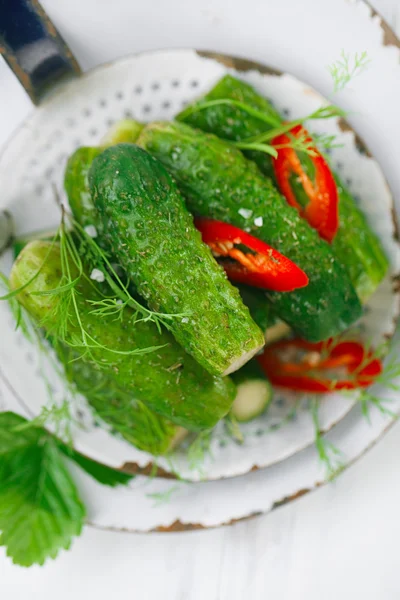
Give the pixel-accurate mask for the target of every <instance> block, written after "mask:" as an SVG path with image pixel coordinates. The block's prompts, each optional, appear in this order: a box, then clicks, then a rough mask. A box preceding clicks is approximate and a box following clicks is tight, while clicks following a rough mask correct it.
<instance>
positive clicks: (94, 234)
mask: <svg viewBox="0 0 400 600" xmlns="http://www.w3.org/2000/svg"><path fill="white" fill-rule="evenodd" d="M85 232H86V233H87V234H88V236H90V237H91V238H95V237H97V229H96V227H95V226H94V225H86V227H85Z"/></svg>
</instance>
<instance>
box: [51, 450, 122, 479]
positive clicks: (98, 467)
mask: <svg viewBox="0 0 400 600" xmlns="http://www.w3.org/2000/svg"><path fill="white" fill-rule="evenodd" d="M60 449H61V451H62V452H63V453H64V454H65V455H66V456H68V458H70V459H71V460H73V461H74V462H75V463H76V464H77V465H79V466H80V467H81V468H82V469H83V470H84V471H86V473H88V474H89V475H91V476H92V477H93V478H94V479H96V481H98V482H99V483H101V484H103V485H108V486H110V487H116V486H117V485H127V484H128V483H129V482H130V481H131V480H132V479H133V478H134V476H133V475H127V474H126V473H121V471H116V470H115V469H111V468H110V467H107V466H105V465H102V464H100V463H98V462H96V461H95V460H91V459H90V458H87V457H86V456H83V455H82V454H79V452H75V450H72V449H71V448H69V447H68V446H66V445H65V444H62V445H60Z"/></svg>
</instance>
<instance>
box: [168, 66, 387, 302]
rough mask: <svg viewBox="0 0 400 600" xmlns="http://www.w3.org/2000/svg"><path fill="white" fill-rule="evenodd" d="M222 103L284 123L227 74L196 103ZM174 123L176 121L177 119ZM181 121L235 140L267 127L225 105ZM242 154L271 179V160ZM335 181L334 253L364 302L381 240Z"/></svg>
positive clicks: (381, 266)
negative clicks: (230, 102) (237, 103)
mask: <svg viewBox="0 0 400 600" xmlns="http://www.w3.org/2000/svg"><path fill="white" fill-rule="evenodd" d="M224 98H227V99H232V100H237V101H241V102H244V103H246V104H248V105H250V106H251V107H252V108H255V109H257V110H260V111H263V112H265V113H267V114H269V115H271V116H272V117H274V118H275V119H277V120H278V121H279V122H280V123H281V122H282V117H281V116H280V114H279V113H278V112H277V111H276V110H275V109H274V107H273V106H272V104H271V103H270V102H269V101H268V100H267V99H265V98H263V97H262V96H260V95H259V94H258V92H257V91H256V90H255V89H254V88H253V87H251V86H250V85H248V84H247V83H244V82H243V81H240V80H238V79H236V78H235V77H232V76H231V75H226V76H225V77H223V78H222V79H221V80H220V81H219V82H218V83H217V84H216V86H215V87H214V88H213V89H212V90H211V91H210V92H209V93H208V94H206V95H205V96H204V97H203V98H202V99H201V101H200V102H204V101H209V100H220V99H224ZM194 106H196V104H194ZM188 109H189V110H190V107H188V108H186V109H185V110H184V111H183V112H182V113H181V116H184V115H185V113H186V111H188ZM177 118H178V119H179V118H180V115H178V117H177ZM184 118H185V122H186V123H189V124H190V125H192V126H193V127H198V128H199V129H202V130H203V131H206V132H209V133H214V134H216V135H217V136H219V137H221V138H224V139H227V140H234V141H240V140H243V139H245V138H248V137H251V136H253V135H257V134H259V133H262V132H263V131H267V130H268V128H269V127H268V124H267V123H265V122H262V121H260V120H258V119H257V118H255V117H252V116H250V115H249V114H248V113H247V112H245V111H244V110H242V109H240V108H237V107H235V106H229V105H227V104H225V105H216V106H210V107H209V108H206V109H203V110H200V111H197V112H194V113H192V114H188V115H187V116H185V117H184ZM271 127H272V125H271ZM246 154H247V156H248V157H249V158H251V159H252V160H254V161H255V162H256V163H257V165H258V167H259V168H260V169H261V171H262V172H263V173H264V174H265V175H267V176H269V177H272V178H273V177H274V170H273V166H272V159H271V157H270V156H268V155H266V154H264V153H261V152H254V151H251V152H248V153H246ZM335 178H336V183H337V186H338V193H339V229H338V232H337V234H336V236H335V239H334V240H333V244H332V248H333V250H334V252H335V253H336V255H337V256H338V258H339V260H340V261H341V262H342V264H343V265H345V267H346V268H347V270H348V273H349V276H350V279H351V281H352V283H353V286H354V287H355V289H356V291H357V293H358V296H359V298H360V300H361V302H362V303H365V302H366V301H367V300H368V298H369V297H370V296H371V295H372V294H373V292H374V291H375V290H376V289H377V287H378V286H379V284H380V282H381V281H382V279H383V278H384V276H385V275H386V273H387V270H388V267H389V262H388V259H387V257H386V255H385V253H384V250H383V248H382V245H381V243H380V241H379V239H378V238H377V236H376V235H375V233H374V232H373V230H372V229H371V227H370V225H369V224H368V222H367V220H366V218H365V216H364V215H363V213H362V211H361V210H360V209H359V208H358V206H357V204H356V202H355V200H354V198H353V197H352V196H351V194H350V192H349V190H347V189H346V188H345V186H344V185H343V183H342V182H341V181H340V179H339V177H338V176H337V175H335Z"/></svg>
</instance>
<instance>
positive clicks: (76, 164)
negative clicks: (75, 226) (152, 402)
mask: <svg viewBox="0 0 400 600" xmlns="http://www.w3.org/2000/svg"><path fill="white" fill-rule="evenodd" d="M101 151H102V149H101V148H94V147H93V148H92V147H88V146H82V147H81V148H78V149H77V150H75V152H74V153H73V154H71V156H70V157H69V159H68V162H67V166H66V169H65V174H64V188H65V191H66V193H67V197H68V203H69V205H70V208H71V211H72V214H73V215H74V217H75V219H76V220H77V221H78V222H79V223H80V224H81V225H82V227H86V226H88V225H93V224H94V222H95V221H96V212H95V207H94V205H93V201H92V198H91V195H90V190H89V182H88V173H89V169H90V167H91V165H92V162H93V160H94V158H95V157H96V156H98V155H99V154H100V152H101Z"/></svg>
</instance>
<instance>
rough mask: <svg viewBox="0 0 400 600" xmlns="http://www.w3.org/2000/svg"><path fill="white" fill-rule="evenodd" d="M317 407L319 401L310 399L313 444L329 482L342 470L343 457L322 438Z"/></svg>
mask: <svg viewBox="0 0 400 600" xmlns="http://www.w3.org/2000/svg"><path fill="white" fill-rule="evenodd" d="M319 406H320V401H319V399H318V398H317V397H311V398H310V412H311V416H312V421H313V425H314V434H315V439H314V444H315V448H316V450H317V452H318V457H319V460H320V462H321V463H322V464H323V465H324V467H325V471H326V476H327V479H328V480H329V481H331V480H332V479H334V478H335V477H336V476H337V475H338V474H339V473H340V472H341V471H342V470H343V469H344V467H345V464H344V455H343V452H342V451H341V450H339V448H337V447H336V446H335V445H334V444H332V442H330V441H329V440H327V439H326V438H325V437H324V435H323V433H322V430H321V425H320V420H319Z"/></svg>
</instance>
